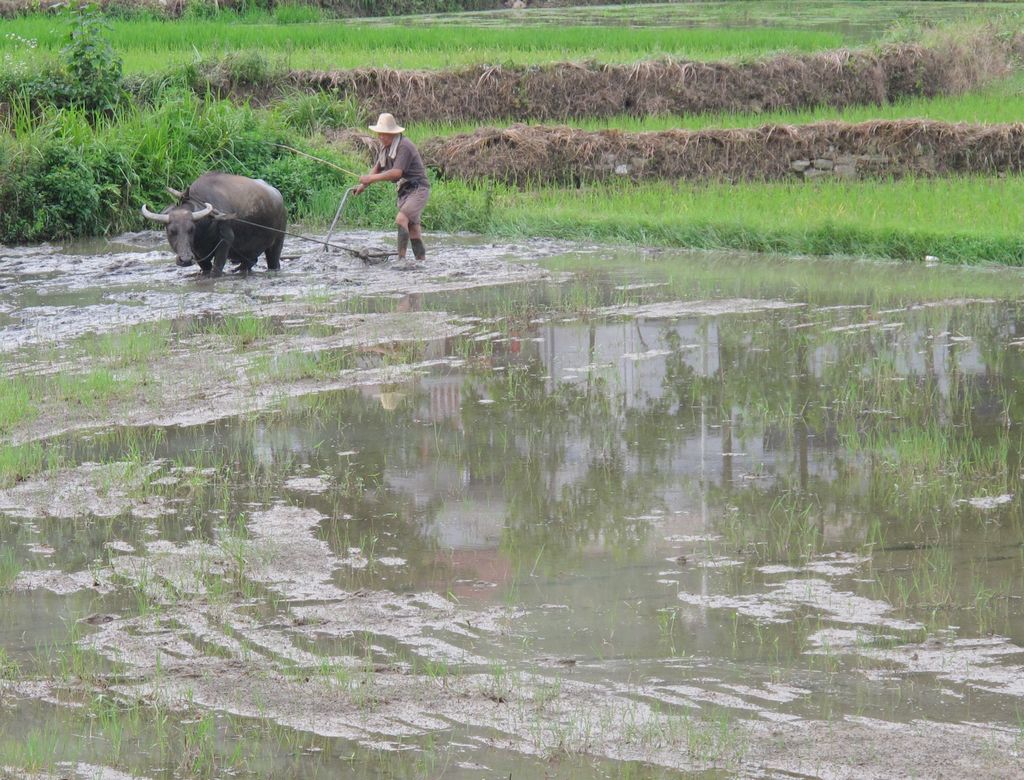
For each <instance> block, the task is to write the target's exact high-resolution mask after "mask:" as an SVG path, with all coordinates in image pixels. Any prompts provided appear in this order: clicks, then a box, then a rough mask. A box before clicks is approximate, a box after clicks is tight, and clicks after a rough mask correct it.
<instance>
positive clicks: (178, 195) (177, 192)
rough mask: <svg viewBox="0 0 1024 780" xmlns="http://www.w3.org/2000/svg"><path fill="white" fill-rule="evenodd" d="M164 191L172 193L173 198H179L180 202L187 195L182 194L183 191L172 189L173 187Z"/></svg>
mask: <svg viewBox="0 0 1024 780" xmlns="http://www.w3.org/2000/svg"><path fill="white" fill-rule="evenodd" d="M164 189H165V190H167V191H168V192H169V193H171V197H172V198H177V199H178V200H181V199H182V198H184V197H185V193H184V192H182V191H181V190H175V189H172V188H171V187H164Z"/></svg>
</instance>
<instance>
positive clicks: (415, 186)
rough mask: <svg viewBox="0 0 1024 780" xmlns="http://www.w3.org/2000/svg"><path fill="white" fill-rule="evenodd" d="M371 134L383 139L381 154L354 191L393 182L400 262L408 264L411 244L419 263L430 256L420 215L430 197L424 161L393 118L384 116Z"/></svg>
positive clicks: (373, 127)
mask: <svg viewBox="0 0 1024 780" xmlns="http://www.w3.org/2000/svg"><path fill="white" fill-rule="evenodd" d="M370 130H372V131H373V132H375V133H376V134H377V138H378V139H380V145H381V149H380V154H379V155H378V156H377V162H376V163H375V164H374V166H373V168H372V169H371V170H370V172H369V173H367V174H364V175H363V176H360V177H359V184H358V186H356V188H355V189H354V190H353V193H354V194H355V195H358V194H359V193H360V192H362V191H363V190H365V189H366V188H367V187H369V186H370V185H371V184H373V183H374V182H378V181H393V182H395V184H396V185H397V186H398V214H396V215H395V224H396V225H398V260H399V262H401V261H403V260H405V252H406V248H407V247H408V245H409V244H410V243H412V254H413V257H415V258H416V259H417V260H420V261H422V260H424V259H425V258H426V256H427V250H426V247H424V246H423V230H422V226H421V224H420V215H421V214H422V213H423V207H424V206H426V205H427V199H428V198H429V197H430V180H429V179H428V178H427V169H426V168H424V167H423V158H422V157H420V153H419V150H418V149H417V148H416V147H415V146H414V145H413V142H412V141H410V140H409V139H408V138H406V137H405V136H403V135H402V132H403V131H404V130H405V128H404V127H401V126H400V125H399V124H398V122H396V121H395V118H394V117H393V116H392V115H391V114H381V115H380V116H379V117H378V118H377V124H375V125H370Z"/></svg>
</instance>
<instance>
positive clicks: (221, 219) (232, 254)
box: [142, 172, 288, 276]
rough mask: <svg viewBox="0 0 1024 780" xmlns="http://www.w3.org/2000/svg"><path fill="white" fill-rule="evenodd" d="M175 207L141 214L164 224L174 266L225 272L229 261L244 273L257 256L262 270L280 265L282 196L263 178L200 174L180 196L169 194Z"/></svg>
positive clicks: (144, 209) (283, 217) (145, 210)
mask: <svg viewBox="0 0 1024 780" xmlns="http://www.w3.org/2000/svg"><path fill="white" fill-rule="evenodd" d="M168 191H169V192H170V193H171V194H172V195H174V196H175V197H177V199H178V203H177V204H176V205H173V206H168V207H167V208H165V209H164V210H163V211H162V212H160V213H159V214H154V213H153V212H152V211H150V210H149V208H148V207H147V206H143V207H142V214H143V216H145V217H147V218H149V219H152V220H155V221H157V222H160V223H162V224H164V225H166V226H167V240H168V242H170V245H171V249H173V250H174V253H175V254H176V255H177V256H178V260H177V262H178V265H180V266H183V267H185V266H190V265H192V263H197V264H198V265H199V267H200V268H202V269H203V273H209V272H210V271H211V269H212V271H213V275H214V276H219V275H220V274H221V273H223V271H224V263H225V261H226V260H227V259H228V258H231V260H233V261H235V262H236V263H239V265H240V270H242V271H249V270H251V269H252V267H253V266H254V265H256V260H257V259H258V258H259V256H260V255H261V254H265V255H266V258H267V268H268V269H270V270H277V269H278V268H280V267H281V248H282V246H284V232H283V231H284V230H285V227H286V225H287V222H288V218H287V214H286V213H285V208H284V199H283V198H282V197H281V193H280V192H278V191H277V190H276V189H274V188H273V187H271V186H270V185H269V184H267V183H266V182H265V181H263V180H262V179H249V178H246V177H245V176H236V175H234V174H232V173H217V172H214V173H204V174H203V175H202V176H200V177H199V178H198V179H196V180H195V181H194V182H192V184H190V185H189V186H188V189H186V190H185V191H184V192H176V191H175V190H168Z"/></svg>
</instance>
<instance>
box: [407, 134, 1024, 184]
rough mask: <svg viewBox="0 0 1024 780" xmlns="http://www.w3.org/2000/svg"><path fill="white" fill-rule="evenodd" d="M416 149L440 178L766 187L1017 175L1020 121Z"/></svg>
mask: <svg viewBox="0 0 1024 780" xmlns="http://www.w3.org/2000/svg"><path fill="white" fill-rule="evenodd" d="M421 149H422V151H423V156H424V160H426V161H427V163H428V164H429V165H431V166H432V167H434V168H435V169H436V170H437V171H438V172H439V173H440V174H441V175H442V176H444V177H452V178H461V179H484V178H486V179H493V180H497V181H503V182H507V183H509V184H514V185H525V184H528V183H534V184H579V183H581V182H585V181H599V180H607V179H612V178H622V177H629V178H633V179H667V180H689V181H704V180H724V181H770V180H779V179H784V178H787V177H793V176H795V175H802V174H798V173H797V171H795V170H794V168H793V163H794V161H801V160H802V161H807V162H810V163H811V166H812V167H813V163H814V161H815V160H817V161H819V165H825V164H827V167H828V169H829V170H830V171H832V175H847V176H858V177H864V176H894V177H900V176H907V175H918V176H920V175H951V174H971V173H979V174H980V173H984V174H992V173H1003V172H1005V173H1017V172H1020V171H1022V170H1024V124H1012V125H967V124H949V123H946V122H932V121H920V120H901V121H876V122H862V123H858V124H849V123H845V122H821V123H817V124H811V125H801V126H787V125H766V126H764V127H759V128H753V129H734V130H699V131H687V130H669V131H664V132H652V133H626V132H622V131H618V130H605V131H598V132H587V131H582V130H576V129H574V128H569V127H535V126H525V125H513V126H512V127H509V128H504V129H495V128H484V129H481V130H478V131H477V132H475V133H472V134H469V135H461V136H454V137H451V138H435V139H430V140H428V141H426V142H424V143H423V144H422V145H421ZM822 160H824V161H825V163H824V164H823V163H821V161H822Z"/></svg>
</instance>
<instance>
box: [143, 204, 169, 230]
mask: <svg viewBox="0 0 1024 780" xmlns="http://www.w3.org/2000/svg"><path fill="white" fill-rule="evenodd" d="M142 216H144V217H145V218H146V219H152V220H154V221H155V222H162V223H163V224H165V225H166V224H167V223H168V222H170V221H171V218H170V217H169V216H167V215H166V214H154V213H153V212H152V211H150V210H149V206H147V205H146V204H145V203H143V204H142Z"/></svg>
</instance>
